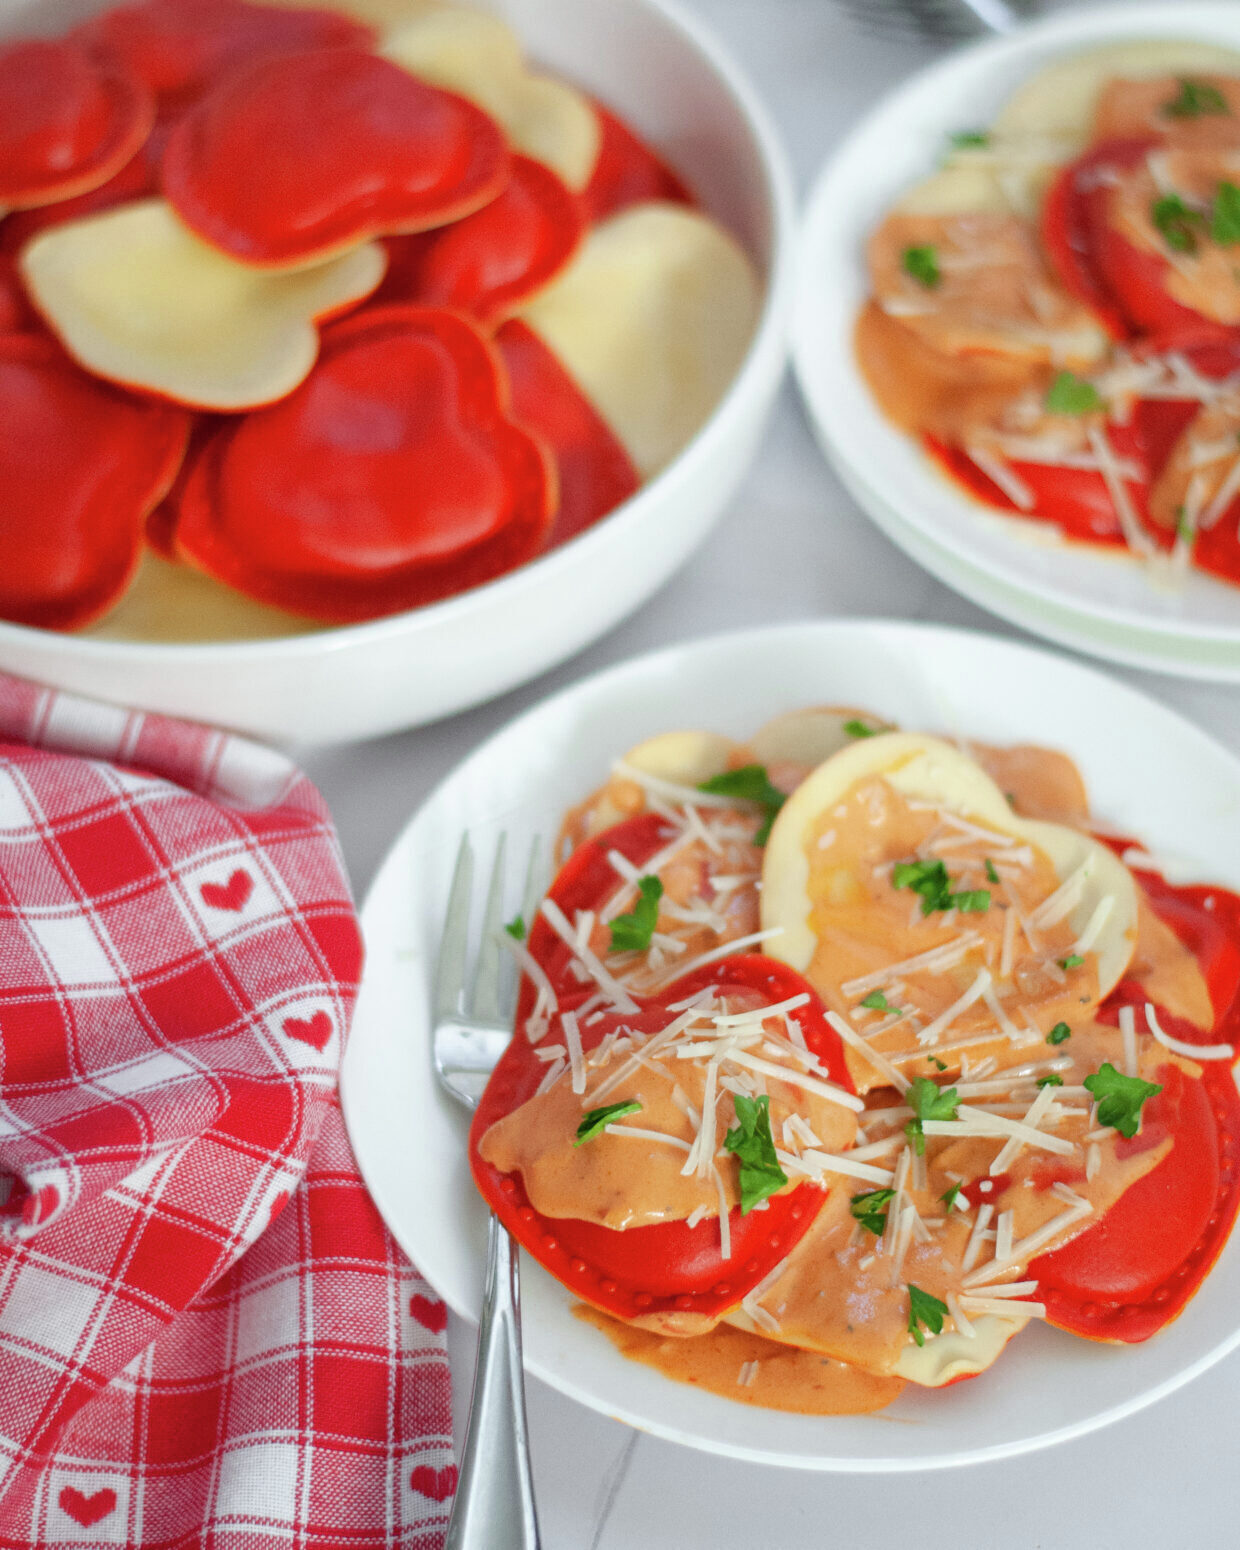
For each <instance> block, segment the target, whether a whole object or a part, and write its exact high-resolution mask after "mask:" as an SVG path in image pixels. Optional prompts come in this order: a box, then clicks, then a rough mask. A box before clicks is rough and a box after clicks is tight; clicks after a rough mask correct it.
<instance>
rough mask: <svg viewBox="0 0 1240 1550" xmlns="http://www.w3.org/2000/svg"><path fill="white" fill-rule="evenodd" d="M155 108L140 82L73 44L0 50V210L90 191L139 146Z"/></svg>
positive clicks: (36, 44)
mask: <svg viewBox="0 0 1240 1550" xmlns="http://www.w3.org/2000/svg"><path fill="white" fill-rule="evenodd" d="M154 122H155V103H154V101H153V99H152V97H151V94H150V93H149V92H148V91H147V89H146V87H145V86H144V85H143V84H142V82H141V81H139V80H138V79H136V78H135V77H134V76H132V75H130V73H129V72H128V71H127V70H126V69H124V68H123V66H121V65H119V64H116V63H114V62H112V61H109V60H95V59H92V58H91V56H90V55H89V54H88V53H87V52H86V51H85V49H82V48H79V47H77V45H76V44H73V43H66V42H44V41H42V40H35V39H31V40H29V41H26V42H22V43H11V44H9V46H8V47H7V48H3V49H0V205H7V206H9V207H10V208H12V207H17V208H23V207H25V206H27V205H44V204H51V203H53V202H55V201H56V200H59V199H69V198H72V197H73V196H74V195H76V194H83V193H86V192H87V190H89V189H92V188H97V187H98V186H99V184H100V183H105V182H107V180H108V179H109V178H110V177H112V176H113V174H114V173H117V172H119V171H120V169H121V168H122V167H123V166H124V165H125V163H126V162H127V161H129V160H130V158H131V157H133V156H134V155H135V154H136V153H137V152H138V150H139V149H140V148H141V146H142V144H143V142H144V141H145V139H146V137H147V136H148V135H149V134H150V132H151V128H152V126H153V124H154Z"/></svg>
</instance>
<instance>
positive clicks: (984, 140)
mask: <svg viewBox="0 0 1240 1550" xmlns="http://www.w3.org/2000/svg"><path fill="white" fill-rule="evenodd" d="M951 141H952V144H953V145H954V146H956V147H957V148H958V149H959V150H962V151H963V150H967V149H968V148H969V147H970V146H978V145H989V144H990V136H989V135H988V134H987V133H986V131H985V130H984V129H958V130H957V131H956V132H955V134H954V135H952V137H951Z"/></svg>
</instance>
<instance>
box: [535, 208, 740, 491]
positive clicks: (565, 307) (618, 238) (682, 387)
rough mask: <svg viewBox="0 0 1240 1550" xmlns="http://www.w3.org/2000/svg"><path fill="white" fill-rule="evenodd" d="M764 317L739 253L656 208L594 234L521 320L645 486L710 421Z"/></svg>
mask: <svg viewBox="0 0 1240 1550" xmlns="http://www.w3.org/2000/svg"><path fill="white" fill-rule="evenodd" d="M758 309H759V286H758V277H757V274H756V273H755V271H754V267H753V265H752V264H751V263H750V261H749V259H748V258H747V257H746V255H745V253H744V252H743V251H742V249H741V247H740V245H739V244H738V243H737V242H736V241H735V240H734V239H733V238H732V237H730V236H729V235H728V234H727V232H725V231H724V230H723V229H722V228H721V227H720V226H719V225H718V224H717V223H716V222H714V221H712V220H711V219H709V217H707V216H704V215H702V214H700V213H699V212H698V211H696V210H688V209H685V208H684V206H682V205H674V204H663V203H659V202H655V203H650V204H642V205H634V206H633V207H631V208H630V209H628V210H624V211H622V212H621V213H620V214H619V215H616V216H614V217H613V218H612V219H611V220H609V221H605V222H603V223H602V225H600V226H597V227H595V229H594V230H593V231H592V232H591V233H590V235H589V237H588V238H587V239H586V242H585V245H584V246H583V248H582V249H581V251H580V253H579V254H578V255H577V257H576V258H575V259H574V261H573V262H572V263H571V264H570V265H569V266H568V268H567V269H566V270H565V271H564V272H563V273H562V274H561V275H560V277H559V278H558V279H557V280H555V281H554V282H553V283H552V284H551V285H550V286H548V287H547V289H546V290H545V291H543V292H542V293H541V294H540V295H539V296H537V297H535V299H534V300H533V301H532V302H531V303H530V304H529V305H528V306H527V307H526V308H525V309H524V310H523V312H522V314H521V315H522V317H523V318H524V319H525V321H526V323H528V324H529V326H530V327H531V328H532V329H533V330H534V332H535V333H537V334H538V335H539V336H540V337H541V338H542V340H543V341H544V343H545V344H546V345H547V346H548V347H549V348H550V349H551V350H552V351H553V352H554V353H555V355H556V356H558V357H559V359H560V361H561V362H562V364H563V365H564V366H565V367H566V368H567V369H568V371H569V372H570V373H571V374H572V376H573V377H574V378H575V379H576V381H577V383H578V385H579V386H580V387H581V389H582V390H583V392H584V393H585V394H586V396H587V397H588V398H589V399H590V401H591V402H592V403H593V405H594V407H595V408H596V409H597V410H598V411H599V413H600V414H601V415H602V416H603V418H604V419H605V420H606V421H607V423H608V424H609V425H610V426H611V428H612V430H613V431H614V432H615V433H616V435H617V436H618V437H619V439H620V440H621V441H622V442H623V443H624V446H625V449H626V451H627V452H628V454H629V456H630V457H631V458H632V459H633V461H634V463H636V465H637V467H638V470H639V471H640V473H641V474H642V476H643V478H649V477H650V476H651V475H653V474H656V473H658V472H659V470H660V469H662V468H664V467H665V466H666V465H667V464H668V463H669V462H671V460H672V458H674V457H675V456H676V454H677V453H678V452H679V451H680V450H681V449H682V448H683V447H684V446H685V445H686V443H687V442H689V441H690V440H691V439H692V438H693V436H694V435H696V433H697V432H698V431H699V430H700V429H701V427H702V426H703V425H704V424H705V422H706V420H707V419H709V417H710V415H711V413H712V412H713V410H714V409H715V407H716V405H717V404H718V403H719V400H720V399H721V398H722V397H723V395H724V393H725V392H726V391H727V389H728V386H729V384H730V383H731V381H732V379H733V377H734V376H735V375H736V372H737V370H738V368H739V367H740V364H741V362H742V361H743V360H744V358H745V352H746V350H747V349H748V348H749V342H750V340H751V339H752V337H753V331H754V326H755V324H756V322H757V318H758Z"/></svg>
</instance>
